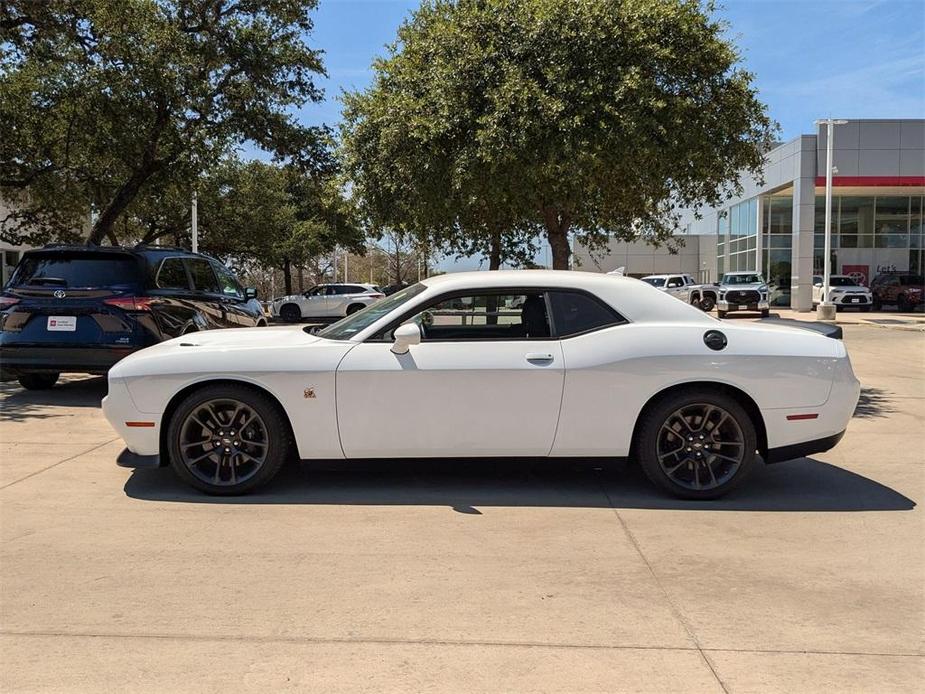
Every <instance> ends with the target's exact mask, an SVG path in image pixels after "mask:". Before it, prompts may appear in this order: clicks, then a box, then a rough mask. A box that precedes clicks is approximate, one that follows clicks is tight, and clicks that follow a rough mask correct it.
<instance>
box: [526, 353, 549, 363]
mask: <svg viewBox="0 0 925 694" xmlns="http://www.w3.org/2000/svg"><path fill="white" fill-rule="evenodd" d="M527 361H530V362H533V361H552V354H550V353H549V352H528V353H527Z"/></svg>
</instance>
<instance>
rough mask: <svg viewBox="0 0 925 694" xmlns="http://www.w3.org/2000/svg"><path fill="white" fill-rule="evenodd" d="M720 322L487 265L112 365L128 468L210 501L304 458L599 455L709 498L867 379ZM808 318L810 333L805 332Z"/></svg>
mask: <svg viewBox="0 0 925 694" xmlns="http://www.w3.org/2000/svg"><path fill="white" fill-rule="evenodd" d="M783 323H785V322H784V321H765V322H762V323H734V322H728V321H719V320H717V319H715V318H712V317H710V316H709V315H706V314H704V313H703V312H702V311H700V310H698V309H697V308H695V307H693V306H689V305H687V304H684V303H682V302H680V301H678V300H676V299H675V298H673V297H671V296H669V295H667V294H664V293H663V292H660V291H659V290H658V289H655V288H654V287H651V286H649V285H648V284H646V283H645V282H640V281H638V280H635V279H630V278H624V277H618V276H612V275H597V274H592V273H584V272H555V271H548V270H525V271H509V272H472V273H460V274H450V275H443V276H439V277H434V278H431V279H427V280H424V281H423V282H420V283H419V284H416V285H414V286H411V287H408V288H406V289H403V290H401V291H399V292H397V293H396V294H393V295H391V296H389V297H387V298H385V299H382V300H380V301H378V302H376V303H375V304H372V305H371V306H369V307H367V308H365V309H363V310H362V311H359V312H357V313H354V314H352V315H350V316H347V317H346V318H344V319H343V320H341V321H339V322H337V323H334V324H333V325H331V326H329V327H327V328H325V329H324V330H322V331H320V332H318V333H316V334H312V333H311V332H309V331H308V330H307V329H302V328H299V327H297V326H285V327H279V328H263V329H261V330H250V329H239V330H215V331H210V332H206V333H197V334H195V335H187V336H184V337H180V338H176V339H174V340H169V341H167V342H164V343H161V344H159V345H156V346H154V347H149V348H148V349H145V350H142V351H140V352H136V353H134V354H132V355H130V356H128V357H126V358H125V359H123V360H122V361H120V362H119V363H118V364H116V366H115V367H114V368H113V369H112V370H111V371H110V372H109V394H108V395H107V396H106V398H105V399H104V400H103V410H104V412H105V414H106V417H107V419H108V420H109V421H110V422H111V423H112V425H113V427H115V429H116V431H117V432H118V433H119V434H120V435H121V436H122V438H123V439H124V440H125V442H126V444H127V449H126V450H125V451H123V453H122V454H121V455H120V456H119V463H120V464H121V465H124V466H127V467H139V466H161V465H167V464H169V465H170V466H171V467H172V468H173V469H174V471H175V472H176V474H177V475H179V476H180V477H181V478H182V479H183V480H185V481H186V482H188V483H189V484H191V485H193V486H194V487H196V488H198V489H200V490H202V491H204V492H208V493H211V494H240V493H243V492H247V491H249V490H252V489H254V488H256V487H258V486H259V485H262V484H264V483H266V482H268V481H269V480H270V479H271V478H272V477H273V476H274V475H275V474H276V473H277V471H278V470H279V469H280V466H281V465H282V464H283V463H284V462H285V461H286V460H287V459H288V458H292V457H294V456H298V457H299V458H301V459H332V458H408V457H415V458H430V457H461V456H531V457H532V456H550V457H566V456H598V457H601V458H622V457H627V456H630V457H632V458H634V459H635V460H638V462H639V464H640V465H641V466H642V468H643V470H644V471H645V473H646V475H647V476H648V477H649V479H651V480H652V482H653V483H655V484H656V485H658V486H659V487H661V488H662V489H663V490H665V491H667V492H669V493H671V494H674V495H676V496H679V497H684V498H689V499H711V498H716V497H719V496H721V495H722V494H725V493H726V492H728V491H730V490H732V489H733V488H735V487H737V486H739V485H740V484H741V483H742V482H744V481H745V479H746V478H747V477H748V474H749V472H750V471H751V470H752V469H753V468H754V467H755V465H756V464H759V463H760V459H759V456H760V458H761V459H763V460H764V462H766V463H772V462H777V461H782V460H788V459H792V458H798V457H800V456H804V455H809V454H811V453H816V452H821V451H825V450H828V449H830V448H831V447H832V446H834V445H835V444H836V443H837V442H838V441H839V439H840V438H841V436H842V434H843V433H844V431H845V428H846V426H847V424H848V421H849V419H850V418H851V416H852V413H853V411H854V408H855V405H856V403H857V400H858V394H859V383H858V381H857V379H856V378H855V376H854V373H853V371H852V369H851V363H850V361H849V359H848V354H847V352H846V350H845V346H844V344H843V343H842V341H841V340H840V339H835V338H833V337H830V336H827V335H824V334H821V333H820V332H817V331H816V330H812V329H807V328H804V327H791V326H788V325H784V324H783ZM806 325H811V324H806Z"/></svg>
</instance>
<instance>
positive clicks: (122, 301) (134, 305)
mask: <svg viewBox="0 0 925 694" xmlns="http://www.w3.org/2000/svg"><path fill="white" fill-rule="evenodd" d="M103 303H104V304H106V305H108V306H115V307H116V308H121V309H123V310H125V311H150V310H151V305H152V304H155V303H157V300H156V299H154V298H152V297H149V296H118V297H115V298H112V299H103Z"/></svg>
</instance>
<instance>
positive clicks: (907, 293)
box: [870, 272, 925, 311]
mask: <svg viewBox="0 0 925 694" xmlns="http://www.w3.org/2000/svg"><path fill="white" fill-rule="evenodd" d="M923 285H925V280H923V277H922V275H916V274H913V273H911V272H890V273H884V274H881V275H877V276H876V277H874V279H873V281H872V282H871V283H870V291H871V293H872V294H873V306H874V310H875V311H879V310H880V309H881V307H883V306H887V305H889V306H896V309H897V310H899V311H912V310H913V309H915V307H916V306H918V305H919V304H921V303H922V302H923V301H925V299H923V293H925V291H923Z"/></svg>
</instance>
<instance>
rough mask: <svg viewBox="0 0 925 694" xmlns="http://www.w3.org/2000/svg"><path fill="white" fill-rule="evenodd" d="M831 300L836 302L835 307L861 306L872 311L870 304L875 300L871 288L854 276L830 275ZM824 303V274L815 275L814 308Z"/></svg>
mask: <svg viewBox="0 0 925 694" xmlns="http://www.w3.org/2000/svg"><path fill="white" fill-rule="evenodd" d="M829 301H831V302H832V303H833V304H835V308H836V310H837V309H840V308H859V309H861V310H862V311H870V306H871V304H872V303H873V302H874V299H873V296H872V295H871V293H870V289H868V288H867V287H864V286H862V285H860V284H858V283H857V282H855V281H854V278H853V277H849V276H848V275H830V276H829ZM821 303H822V276H821V275H815V276H813V309H814V310H815V308H816V306H818V305H819V304H821Z"/></svg>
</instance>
